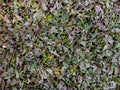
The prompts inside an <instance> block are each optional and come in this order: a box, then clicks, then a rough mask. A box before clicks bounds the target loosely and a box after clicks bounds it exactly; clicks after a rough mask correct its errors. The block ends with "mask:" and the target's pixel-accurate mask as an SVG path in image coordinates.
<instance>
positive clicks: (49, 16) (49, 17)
mask: <svg viewBox="0 0 120 90" xmlns="http://www.w3.org/2000/svg"><path fill="white" fill-rule="evenodd" d="M51 20H52V15H51V14H49V15H47V17H46V20H45V21H47V22H49V21H51Z"/></svg>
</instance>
